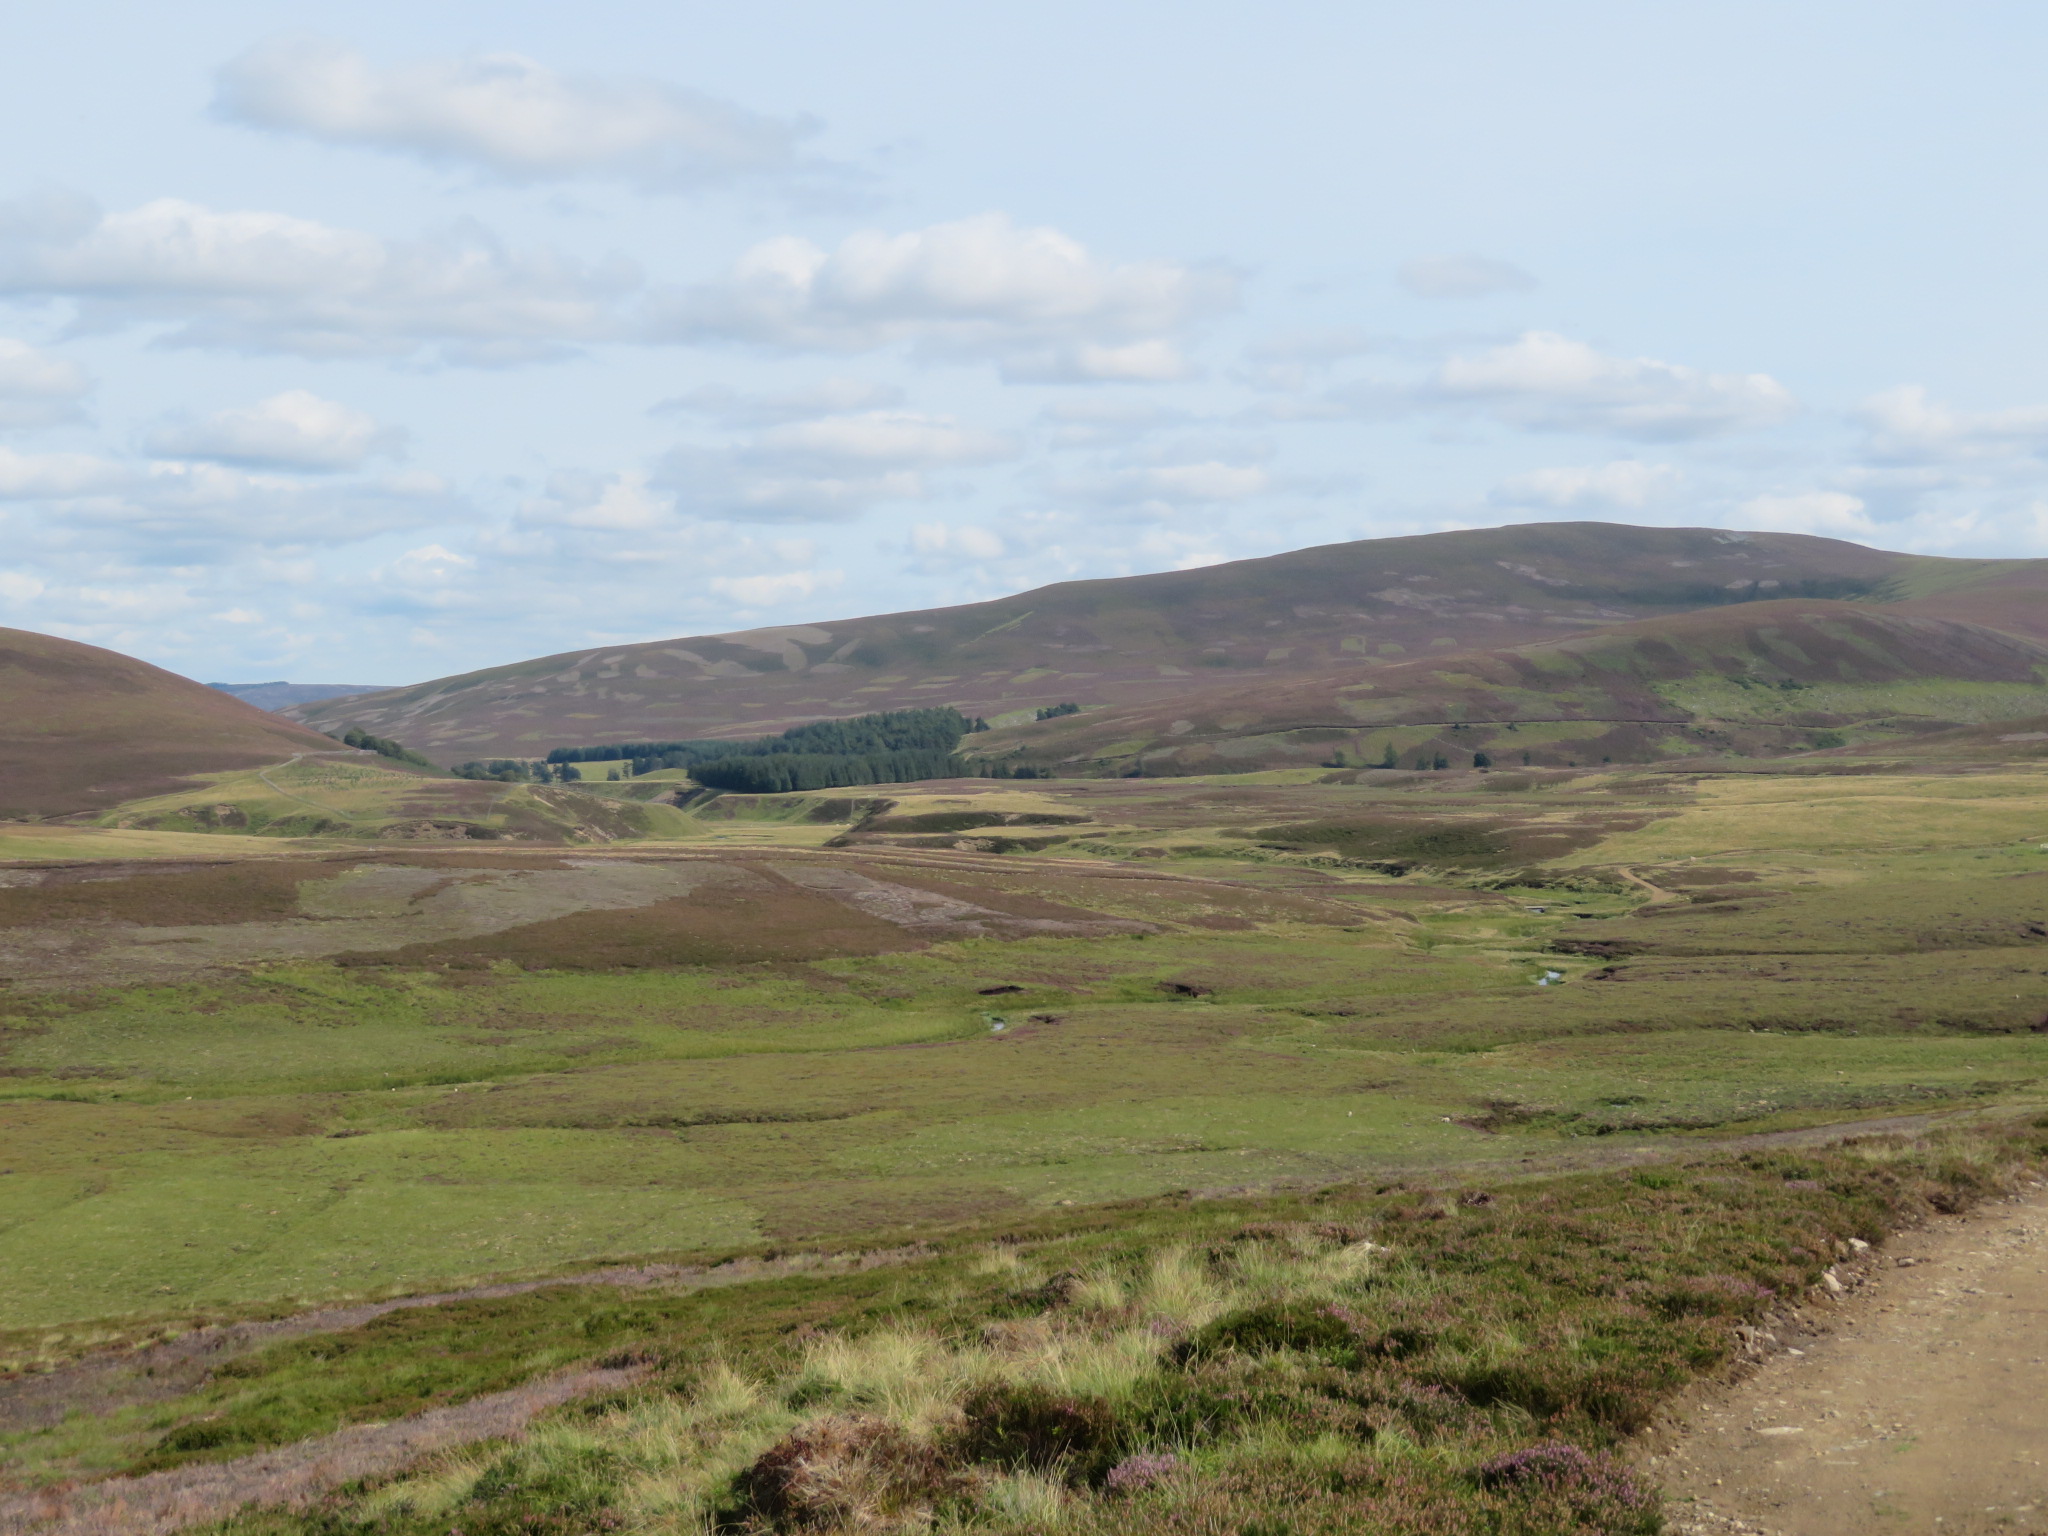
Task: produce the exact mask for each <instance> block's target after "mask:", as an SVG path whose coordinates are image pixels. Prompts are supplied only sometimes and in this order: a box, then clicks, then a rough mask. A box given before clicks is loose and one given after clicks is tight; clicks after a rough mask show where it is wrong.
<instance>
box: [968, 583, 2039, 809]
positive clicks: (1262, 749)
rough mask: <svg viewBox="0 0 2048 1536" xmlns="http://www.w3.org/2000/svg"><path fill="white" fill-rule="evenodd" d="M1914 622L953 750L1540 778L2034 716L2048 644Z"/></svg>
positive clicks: (1439, 680) (1042, 729)
mask: <svg viewBox="0 0 2048 1536" xmlns="http://www.w3.org/2000/svg"><path fill="white" fill-rule="evenodd" d="M1910 609H1911V605H1910V604H1906V603H1900V604H1896V605H1880V604H1878V603H1846V602H1829V601H1813V600H1798V599H1792V600H1781V601H1776V602H1764V603H1744V604H1741V605H1738V606H1733V607H1726V608H1715V609H1707V610H1702V611H1699V612H1695V613H1689V614H1679V615H1673V616H1670V617H1664V618H1656V619H1641V620H1637V621H1635V622H1633V623H1629V624H1617V625H1614V626H1612V627H1610V628H1607V629H1604V630H1599V631H1596V632H1593V633H1589V634H1582V635H1576V636H1570V637H1567V638H1562V639H1557V640H1550V641H1543V642H1539V643H1537V644H1533V645H1523V646H1512V647H1501V648H1495V649H1491V650H1484V651H1465V652H1459V653H1456V654H1452V655H1447V656H1444V657H1442V658H1440V659H1436V660H1429V661H1410V662H1402V663H1398V664H1396V665H1394V666H1389V667H1383V668H1378V669H1375V670H1372V671H1370V672H1367V671H1363V670H1361V669H1357V668H1350V669H1343V670H1332V671H1326V672H1322V673H1318V674H1316V675H1315V676H1313V677H1307V678H1300V679H1295V680H1292V681H1289V682H1286V683H1277V682H1268V683H1265V684H1263V685H1260V686H1255V687H1237V688H1219V689H1214V690H1211V691H1209V692H1207V693H1203V694H1200V695H1196V696H1193V697H1190V698H1185V699H1180V700H1164V701H1153V702H1150V703H1146V704H1137V705H1127V706H1121V707H1114V706H1113V707H1110V708H1106V709H1101V710H1091V711H1088V712H1086V713H1083V714H1080V715H1075V716H1069V717H1067V718H1064V719H1059V720H1050V721H1046V722H1044V723H1042V724H1033V725H1028V726H1021V727H1015V728H1011V729H1008V730H1000V731H992V732H990V733H988V734H987V735H981V736H975V737H973V738H971V739H970V742H969V745H968V748H967V750H969V751H971V752H973V753H974V754H975V755H976V756H986V757H987V758H989V759H991V760H994V761H1006V762H1009V763H1012V764H1015V765H1026V764H1028V765H1043V766H1056V767H1058V768H1059V770H1060V771H1061V772H1063V773H1076V772H1079V773H1090V772H1095V773H1101V772H1108V773H1120V772H1135V773H1144V774H1151V775H1178V774H1188V773H1217V772H1233V771H1244V770H1248V769H1257V768H1271V767H1300V766H1309V765H1314V764H1325V765H1328V766H1341V767H1398V768H1414V767H1418V766H1419V767H1423V768H1434V767H1435V766H1437V760H1438V759H1440V758H1441V759H1444V760H1445V763H1444V765H1445V766H1450V767H1457V768H1470V767H1472V766H1473V765H1474V759H1475V757H1477V756H1479V755H1481V754H1484V755H1485V756H1487V757H1489V758H1490V759H1492V761H1493V764H1494V766H1497V767H1515V766H1520V765H1523V764H1529V765H1532V766H1539V767H1554V766H1563V765H1570V764H1577V765H1587V764H1596V763H1600V762H1605V761H1613V762H1643V761H1654V760H1656V759H1658V758H1660V757H1671V756H1691V755H1698V754H1702V753H1707V754H1716V755H1719V754H1728V753H1733V754H1737V755H1744V754H1769V753H1776V752H1784V751H1800V750H1813V749H1817V748H1820V749H1825V748H1832V747H1840V746H1843V745H1845V744H1847V743H1848V741H1849V735H1848V734H1846V733H1852V732H1861V733H1866V734H1868V733H1875V734H1878V735H1880V736H1896V735H1899V734H1901V733H1915V734H1917V733H1920V732H1926V731H1934V730H1939V729H1941V728H1943V727H1944V726H1950V725H1953V724H1954V723H1955V722H1958V721H1981V720H1993V721H1998V720H2011V721H2019V720H2024V719H2026V718H2027V717H2029V716H2038V715H2040V714H2041V713H2042V711H2043V709H2044V708H2048V686H2044V685H2048V642H2044V641H2041V640H2035V639H2031V638H2028V637H2026V636H2022V635H2015V634H2009V633H2007V632H2005V631H2002V630H1997V629H1992V628H1989V627H1988V626H1985V625H1979V624H1969V623H1963V622H1960V621H1958V620H1954V619H1944V618H1935V617H1931V616H1928V615H1925V614H1922V613H1918V612H1913V611H1910ZM2024 729H2025V727H2024V726H2021V725H2008V726H2006V727H2005V728H2004V730H2003V731H2001V730H1998V729H1985V730H1982V731H1979V732H1975V733H1972V736H1971V739H1972V740H1977V739H1980V738H1981V739H1983V740H1984V741H1986V742H1987V743H1988V742H1990V741H1995V740H1997V739H1998V738H2000V737H2001V736H2004V735H2009V734H2011V733H2012V732H2014V731H2021V730H2024ZM1390 759H1391V760H1390Z"/></svg>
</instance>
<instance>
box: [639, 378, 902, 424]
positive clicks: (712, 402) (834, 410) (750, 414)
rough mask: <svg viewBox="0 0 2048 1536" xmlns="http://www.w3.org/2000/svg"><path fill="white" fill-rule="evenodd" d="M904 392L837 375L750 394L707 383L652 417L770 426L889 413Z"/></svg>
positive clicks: (663, 406)
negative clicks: (702, 418) (678, 414)
mask: <svg viewBox="0 0 2048 1536" xmlns="http://www.w3.org/2000/svg"><path fill="white" fill-rule="evenodd" d="M903 398H904V396H903V391H902V390H901V389H900V388H898V387H897V386H896V385H894V384H884V383H882V382H881V381H879V380H877V379H856V378H846V377H842V376H836V375H835V376H833V377H831V378H825V379H820V380H818V381H817V382H816V383H815V384H805V385H800V386H798V387H797V388H795V389H782V390H770V391H768V392H766V393H761V394H750V393H748V392H746V391H744V390H737V389H732V388H730V387H728V386H726V385H723V384H707V385H705V386H703V387H702V388H700V389H693V390H690V391H689V392H688V393H687V394H681V395H676V396H673V397H672V398H670V399H667V400H663V401H662V402H661V403H660V404H658V405H656V406H654V407H653V409H652V410H651V411H650V412H649V414H650V415H657V414H667V413H670V412H687V413H688V414H690V415H694V416H708V417H710V418H712V419H713V420H716V421H722V422H725V423H727V424H729V425H732V426H744V427H759V426H770V425H773V424H774V423H776V422H783V421H799V420H803V419H805V418H807V417H812V416H829V415H837V414H843V413H845V412H848V411H867V410H887V409H889V408H890V407H892V406H898V405H901V404H902V403H903Z"/></svg>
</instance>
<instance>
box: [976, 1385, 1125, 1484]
mask: <svg viewBox="0 0 2048 1536" xmlns="http://www.w3.org/2000/svg"><path fill="white" fill-rule="evenodd" d="M960 1409H961V1413H962V1415H963V1416H964V1420H965V1422H964V1423H963V1424H962V1425H961V1427H960V1428H959V1429H958V1430H957V1431H955V1433H954V1434H953V1436H952V1437H951V1441H950V1444H949V1446H948V1449H949V1450H950V1451H951V1452H952V1453H953V1454H954V1455H955V1456H957V1457H959V1458H960V1459H961V1460H964V1461H975V1462H990V1463H993V1464H995V1465H997V1466H1004V1467H1025V1468H1030V1469H1031V1470H1033V1471H1037V1472H1044V1471H1048V1470H1051V1469H1052V1468H1055V1467H1058V1468H1061V1469H1062V1470H1064V1471H1065V1472H1066V1473H1067V1474H1068V1476H1070V1477H1072V1478H1074V1479H1075V1480H1076V1481H1084V1482H1096V1481H1099V1480H1100V1478H1101V1476H1102V1475H1103V1474H1104V1473H1105V1472H1107V1471H1108V1469H1109V1465H1110V1463H1109V1460H1108V1458H1109V1454H1110V1451H1111V1448H1112V1444H1113V1442H1114V1440H1115V1438H1116V1431H1117V1422H1116V1415H1115V1413H1114V1412H1112V1411H1111V1409H1110V1407H1109V1405H1108V1404H1107V1403H1105V1402H1103V1401H1102V1400H1101V1399H1100V1398H1085V1397H1070V1396H1066V1395H1063V1394H1061V1393H1057V1392H1054V1391H1053V1390H1051V1389H1050V1388H1048V1387H1045V1386H1041V1385H1039V1384H1038V1383H1036V1382H1015V1383H1013V1382H1000V1383H992V1384H991V1385H988V1386H985V1387H979V1388H976V1389H975V1391H973V1392H972V1393H970V1394H969V1395H968V1397H967V1399H966V1401H965V1402H963V1403H962V1404H961V1405H960Z"/></svg>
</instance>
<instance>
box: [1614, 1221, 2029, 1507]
mask: <svg viewBox="0 0 2048 1536" xmlns="http://www.w3.org/2000/svg"><path fill="white" fill-rule="evenodd" d="M1838 1272H1839V1273H1840V1274H1841V1275H1842V1276H1843V1278H1844V1279H1845V1280H1847V1281H1849V1282H1850V1286H1849V1289H1848V1291H1847V1293H1846V1294H1845V1295H1844V1296H1843V1297H1841V1298H1840V1299H1839V1300H1838V1301H1834V1302H1832V1303H1822V1305H1821V1307H1820V1308H1819V1309H1817V1310H1816V1313H1815V1314H1814V1315H1813V1316H1812V1317H1811V1318H1810V1320H1809V1321H1808V1323H1807V1324H1806V1326H1805V1327H1804V1328H1802V1329H1800V1330H1796V1331H1795V1330H1787V1329H1780V1330H1779V1341H1780V1343H1782V1344H1784V1345H1787V1346H1789V1347H1788V1348H1785V1349H1782V1350H1780V1351H1778V1352H1775V1353H1773V1354H1771V1355H1769V1356H1768V1357H1767V1358H1766V1359H1765V1360H1764V1361H1763V1363H1762V1364H1761V1366H1760V1367H1759V1368H1758V1369H1757V1370H1756V1372H1755V1373H1754V1374H1753V1375H1751V1376H1749V1377H1748V1378H1747V1379H1746V1380H1744V1381H1742V1382H1740V1383H1739V1384H1737V1385H1735V1386H1734V1387H1732V1388H1727V1389H1723V1390H1721V1391H1718V1392H1712V1393H1708V1394H1705V1395H1703V1396H1702V1397H1701V1398H1700V1399H1699V1400H1698V1401H1697V1402H1696V1403H1695V1404H1694V1405H1693V1407H1692V1409H1691V1410H1690V1413H1689V1419H1690V1426H1689V1429H1688V1430H1687V1432H1686V1433H1685V1434H1684V1435H1683V1436H1682V1437H1681V1438H1680V1439H1679V1440H1678V1441H1677V1442H1676V1445H1675V1448H1674V1449H1672V1450H1671V1452H1670V1454H1667V1455H1664V1456H1661V1457H1657V1456H1653V1457H1650V1458H1648V1464H1649V1468H1650V1470H1652V1471H1655V1472H1657V1473H1659V1474H1661V1475H1662V1476H1663V1477H1664V1479H1665V1485H1666V1489H1667V1494H1668V1497H1669V1499H1670V1506H1669V1507H1670V1512H1671V1516H1672V1518H1671V1530H1672V1531H1673V1532H1674V1536H1744V1533H1767V1536H1864V1533H1867V1532H1870V1531H1896V1532H1899V1533H1901V1536H1906V1533H1911V1536H1930V1533H1936V1532H1939V1533H1941V1536H1977V1533H1990V1532H1994V1531H1995V1532H2000V1533H2003V1536H2022V1533H2034V1536H2042V1533H2048V1192H2044V1190H2043V1189H2042V1187H2041V1186H2039V1185H2035V1186H2034V1187H2033V1188H2031V1189H2030V1190H2029V1191H2027V1193H2026V1194H2025V1196H2024V1198H2022V1199H2020V1200H2018V1201H2016V1202H2005V1201H2000V1202H1994V1203H1992V1204H1990V1205H1987V1206H1984V1207H1982V1208H1980V1209H1979V1210H1978V1211H1976V1212H1975V1213H1973V1214H1971V1215H1970V1216H1967V1217H1960V1218H1957V1217H1949V1218H1940V1219H1938V1220H1937V1221H1936V1222H1935V1223H1934V1224H1932V1225H1930V1226H1928V1227H1925V1228H1922V1229H1921V1230H1919V1231H1916V1232H1908V1233H1902V1234H1900V1235H1899V1236H1897V1237H1895V1238H1893V1239H1892V1240H1891V1241H1890V1242H1889V1243H1888V1244H1886V1245H1885V1247H1883V1248H1882V1249H1877V1250H1873V1251H1872V1252H1871V1253H1870V1254H1868V1255H1865V1256H1864V1258H1863V1259H1862V1260H1861V1261H1860V1263H1859V1264H1857V1265H1855V1266H1853V1267H1852V1266H1847V1265H1845V1266H1842V1267H1841V1268H1840V1270H1839V1271H1838ZM1830 1314H1831V1315H1830Z"/></svg>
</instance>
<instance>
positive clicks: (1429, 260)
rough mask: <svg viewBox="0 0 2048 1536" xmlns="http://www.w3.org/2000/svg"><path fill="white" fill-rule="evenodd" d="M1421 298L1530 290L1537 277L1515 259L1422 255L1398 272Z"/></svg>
mask: <svg viewBox="0 0 2048 1536" xmlns="http://www.w3.org/2000/svg"><path fill="white" fill-rule="evenodd" d="M1394 275H1395V277H1396V278H1398V279H1399V281H1400V284H1401V286H1402V287H1403V288H1406V289H1407V290H1408V291H1409V292H1410V293H1412V294H1414V295H1415V296H1416V297H1417V298H1419V299H1478V298H1484V297H1486V295H1488V294H1493V293H1526V292H1528V291H1529V290H1530V289H1531V288H1534V287H1535V286H1536V279H1535V278H1533V277H1531V276H1530V275H1529V274H1528V273H1526V272H1524V271H1523V270H1522V269H1521V268H1520V267H1518V266H1516V265H1514V264H1513V263H1512V262H1506V261H1496V260H1494V259H1493V258H1492V257H1490V256H1471V255H1466V256H1418V257H1416V258H1415V259H1414V260H1413V261H1404V262H1403V263H1401V266H1400V269H1399V270H1398V271H1397V272H1396V273H1395V274H1394Z"/></svg>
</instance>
